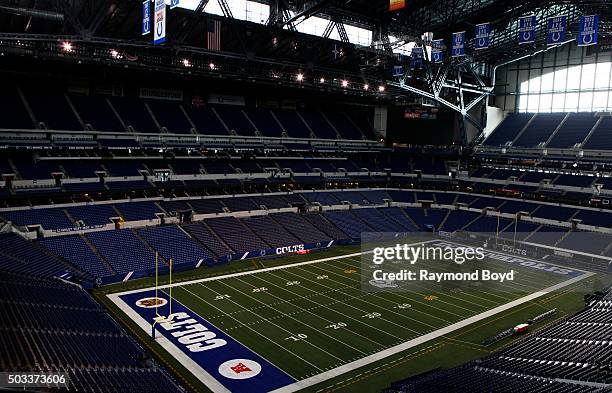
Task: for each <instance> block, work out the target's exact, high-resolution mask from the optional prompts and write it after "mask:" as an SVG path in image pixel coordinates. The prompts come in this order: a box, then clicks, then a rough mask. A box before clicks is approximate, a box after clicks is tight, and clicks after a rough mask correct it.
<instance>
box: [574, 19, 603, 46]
mask: <svg viewBox="0 0 612 393" xmlns="http://www.w3.org/2000/svg"><path fill="white" fill-rule="evenodd" d="M598 29H599V16H598V15H588V16H581V17H580V32H579V33H578V46H589V45H597V35H598V34H597V33H598Z"/></svg>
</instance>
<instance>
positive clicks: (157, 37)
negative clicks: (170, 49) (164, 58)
mask: <svg viewBox="0 0 612 393" xmlns="http://www.w3.org/2000/svg"><path fill="white" fill-rule="evenodd" d="M164 42H166V2H165V1H164V0H155V31H153V44H155V45H159V44H163V43H164Z"/></svg>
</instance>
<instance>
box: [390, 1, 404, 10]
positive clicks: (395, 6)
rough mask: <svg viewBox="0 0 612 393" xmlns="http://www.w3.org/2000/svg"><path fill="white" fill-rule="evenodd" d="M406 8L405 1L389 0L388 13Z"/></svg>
mask: <svg viewBox="0 0 612 393" xmlns="http://www.w3.org/2000/svg"><path fill="white" fill-rule="evenodd" d="M404 7H406V0H389V11H398V10H401V9H403V8H404Z"/></svg>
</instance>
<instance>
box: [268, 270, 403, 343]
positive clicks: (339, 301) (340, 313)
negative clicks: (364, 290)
mask: <svg viewBox="0 0 612 393" xmlns="http://www.w3.org/2000/svg"><path fill="white" fill-rule="evenodd" d="M269 274H271V275H274V276H275V277H276V275H275V274H273V273H269ZM256 277H257V278H258V279H259V280H261V281H263V282H265V283H267V284H269V285H274V286H275V287H278V288H281V289H283V290H285V291H287V292H291V291H289V290H288V289H286V288H283V287H281V286H279V285H276V284H274V283H273V282H270V281H268V280H266V279H263V278H261V277H259V276H256ZM279 278H281V279H282V277H279ZM304 288H305V287H304ZM305 289H307V290H311V289H310V288H305ZM311 291H312V290H311ZM312 292H315V294H314V295H313V296H316V295H320V294H322V293H323V292H316V291H312ZM327 292H330V291H327ZM345 296H349V298H348V299H352V298H353V297H352V296H350V295H346V294H345ZM366 296H367V295H366ZM348 299H341V300H335V301H334V302H331V303H328V305H332V304H336V303H343V304H344V302H345V301H346V300H348ZM309 301H311V302H313V303H315V304H318V303H317V302H315V301H314V300H309ZM297 307H299V306H297ZM319 307H322V308H326V309H328V310H330V311H332V312H335V313H336V314H339V315H342V316H344V317H347V318H349V319H352V320H353V321H356V322H358V323H359V324H362V325H364V326H366V327H367V328H369V329H372V328H373V329H375V330H377V331H379V332H381V333H385V334H387V335H390V334H389V333H387V332H385V331H382V330H380V329H377V328H374V327H372V326H370V325H368V324H366V323H364V322H363V321H360V320H358V319H355V318H353V317H351V316H350V315H346V314H344V313H342V312H340V311H338V310H335V309H333V308H329V307H327V306H326V305H319ZM319 307H313V308H312V309H305V310H307V311H308V312H310V310H314V309H316V308H319ZM300 308H303V307H300ZM311 314H313V313H312V312H311ZM314 315H316V314H314ZM318 317H319V318H321V319H324V320H326V321H327V322H329V323H334V322H333V321H330V320H329V319H327V318H323V317H321V316H318ZM343 330H346V331H348V332H350V333H352V334H355V335H357V336H359V337H361V338H363V339H366V340H368V341H370V342H371V343H373V344H376V345H378V346H380V347H384V346H385V345H384V344H381V343H379V342H377V341H374V340H372V339H371V338H369V337H367V336H364V335H362V334H360V333H358V332H355V331H353V330H351V329H349V328H348V327H347V328H344V329H343ZM390 336H391V337H393V338H395V339H398V340H401V339H400V338H399V337H397V336H395V335H390Z"/></svg>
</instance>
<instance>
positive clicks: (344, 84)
mask: <svg viewBox="0 0 612 393" xmlns="http://www.w3.org/2000/svg"><path fill="white" fill-rule="evenodd" d="M347 86H348V81H347V80H346V79H343V80H342V87H347Z"/></svg>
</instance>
